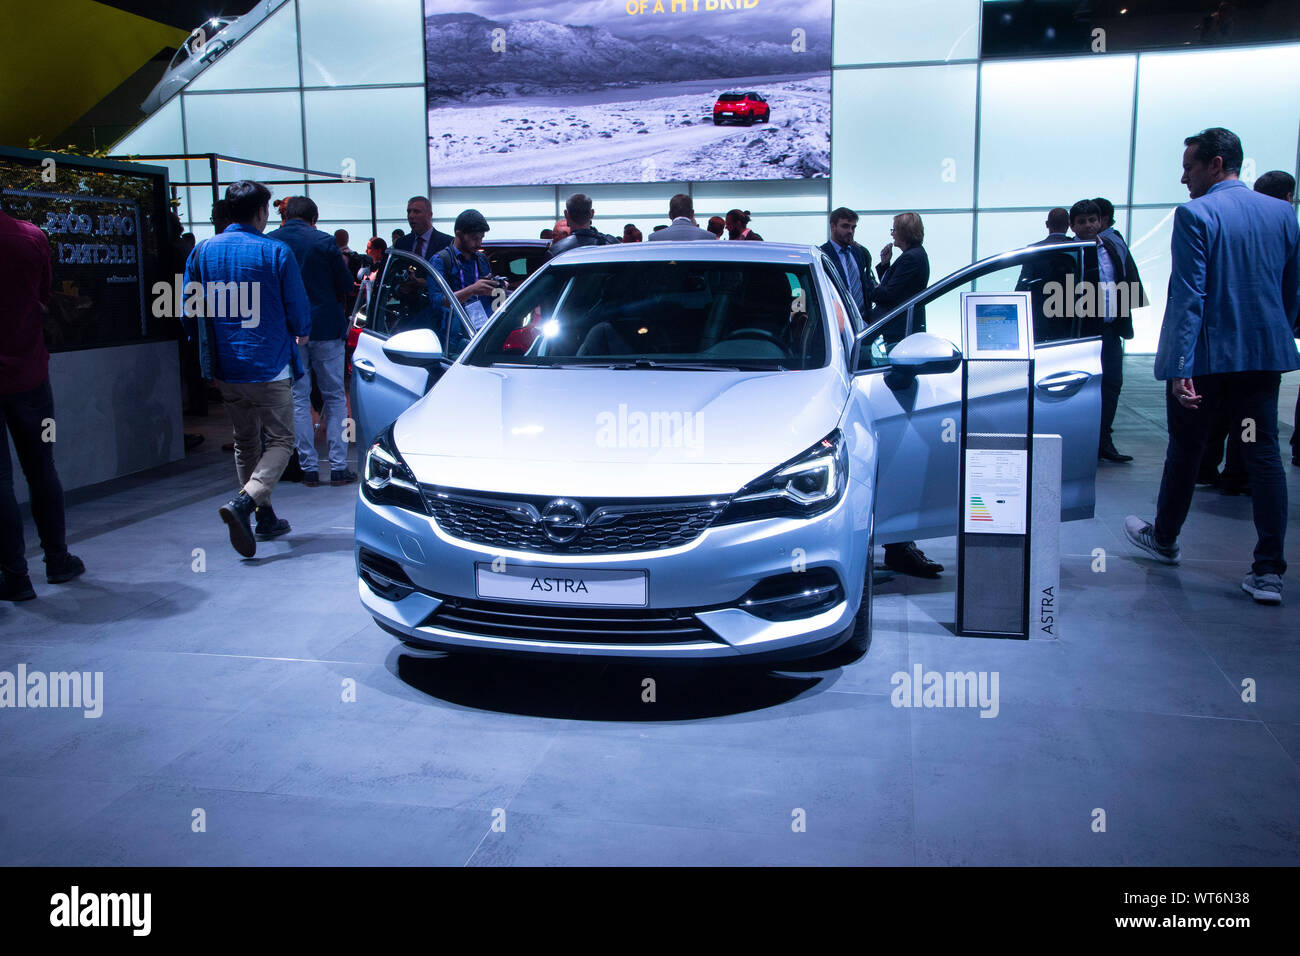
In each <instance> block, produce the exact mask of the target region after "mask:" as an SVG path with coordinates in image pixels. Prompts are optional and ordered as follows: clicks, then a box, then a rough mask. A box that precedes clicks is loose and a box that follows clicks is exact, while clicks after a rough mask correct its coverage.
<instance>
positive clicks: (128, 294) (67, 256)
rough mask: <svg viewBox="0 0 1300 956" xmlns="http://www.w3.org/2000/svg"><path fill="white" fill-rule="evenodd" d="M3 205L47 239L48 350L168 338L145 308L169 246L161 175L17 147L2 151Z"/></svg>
mask: <svg viewBox="0 0 1300 956" xmlns="http://www.w3.org/2000/svg"><path fill="white" fill-rule="evenodd" d="M114 166H116V168H113V167H114ZM0 206H2V207H3V208H4V211H5V212H6V213H8V214H9V215H10V216H13V217H14V218H15V219H26V220H27V221H28V222H32V223H35V224H36V225H37V226H38V227H40V229H41V230H42V231H43V232H44V233H45V234H46V236H47V237H48V238H49V242H50V260H51V270H52V272H53V288H52V290H51V293H52V294H51V296H50V309H49V312H48V313H46V315H45V317H44V325H45V344H46V347H47V348H48V349H49V350H50V351H51V352H57V351H61V350H67V349H79V348H88V347H93V346H107V345H122V344H126V343H129V342H139V341H141V340H143V339H147V338H155V337H160V336H166V335H168V334H169V331H170V333H171V334H173V335H174V330H168V329H165V328H162V327H161V325H162V323H159V322H158V321H157V320H154V319H153V318H152V317H151V310H150V307H149V306H150V299H151V294H150V292H151V289H152V286H153V283H154V282H155V281H157V280H158V279H159V278H162V273H163V271H164V264H163V254H164V247H165V245H166V242H167V236H166V234H165V229H166V227H165V225H163V223H165V217H166V208H167V207H166V179H165V176H163V175H162V174H161V173H157V174H155V173H151V172H148V171H146V170H143V169H141V170H138V171H136V170H133V169H131V168H130V167H125V166H121V165H117V164H108V163H93V164H92V163H88V162H87V161H85V160H81V159H79V158H76V157H72V156H61V155H60V156H48V155H47V156H41V155H40V154H34V153H26V152H25V151H23V152H20V151H13V152H11V153H10V154H8V155H0Z"/></svg>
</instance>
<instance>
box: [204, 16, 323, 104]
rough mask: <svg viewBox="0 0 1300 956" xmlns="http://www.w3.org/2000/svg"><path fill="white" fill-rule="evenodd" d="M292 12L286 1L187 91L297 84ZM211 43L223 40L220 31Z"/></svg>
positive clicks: (296, 44)
mask: <svg viewBox="0 0 1300 956" xmlns="http://www.w3.org/2000/svg"><path fill="white" fill-rule="evenodd" d="M293 11H294V5H293V3H292V2H290V3H286V4H284V6H282V7H280V9H278V10H276V11H275V12H274V13H272V14H271V15H270V16H269V17H268V18H267V19H265V20H263V21H262V22H261V23H259V24H258V25H257V26H256V27H254V28H253V30H252V31H251V32H250V33H248V34H247V35H246V36H243V37H241V38H240V39H239V41H238V42H237V43H236V44H235V45H234V46H232V47H230V49H229V50H228V51H227V52H225V53H223V54H222V55H221V56H220V57H219V58H218V59H217V60H216V61H215V62H213V64H212V65H211V66H209V67H208V68H207V69H206V70H204V71H203V72H202V73H200V74H199V75H198V76H197V77H196V78H195V79H194V80H193V81H191V82H190V84H189V85H188V86H187V87H186V88H185V89H186V91H187V92H199V91H202V90H251V89H259V88H266V87H282V86H294V87H296V86H297V85H298V33H297V29H296V28H295V26H294V13H293ZM211 42H212V43H213V44H216V43H221V42H223V41H222V40H221V34H217V36H216V37H214V38H213V39H212V41H211Z"/></svg>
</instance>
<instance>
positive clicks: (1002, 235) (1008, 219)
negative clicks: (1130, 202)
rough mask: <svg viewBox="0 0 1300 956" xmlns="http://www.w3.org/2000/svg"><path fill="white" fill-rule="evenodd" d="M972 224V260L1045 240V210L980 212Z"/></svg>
mask: <svg viewBox="0 0 1300 956" xmlns="http://www.w3.org/2000/svg"><path fill="white" fill-rule="evenodd" d="M1116 215H1117V216H1118V215H1119V213H1116ZM976 225H977V229H976V234H977V240H976V242H977V245H978V252H977V254H976V256H975V258H976V259H986V258H988V257H989V256H994V255H997V254H998V253H999V252H1007V251H1008V250H1011V249H1019V248H1020V247H1021V246H1027V245H1030V244H1032V243H1035V242H1037V241H1038V240H1040V239H1044V238H1046V237H1047V209H1046V208H1043V209H1026V210H1024V211H1023V212H982V213H980V214H979V220H978V222H977V223H976Z"/></svg>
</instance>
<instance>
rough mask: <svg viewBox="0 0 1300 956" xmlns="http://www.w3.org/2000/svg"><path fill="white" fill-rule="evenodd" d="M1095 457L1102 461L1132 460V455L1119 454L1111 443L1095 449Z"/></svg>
mask: <svg viewBox="0 0 1300 956" xmlns="http://www.w3.org/2000/svg"><path fill="white" fill-rule="evenodd" d="M1097 457H1098V458H1100V459H1101V460H1102V461H1115V462H1125V461H1132V460H1133V456H1132V455H1121V454H1120V453H1119V450H1118V449H1117V448H1116V447H1115V446H1114V445H1113V444H1110V445H1102V446H1101V448H1099V449H1098V450H1097Z"/></svg>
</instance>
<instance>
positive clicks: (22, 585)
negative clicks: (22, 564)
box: [0, 571, 36, 601]
mask: <svg viewBox="0 0 1300 956" xmlns="http://www.w3.org/2000/svg"><path fill="white" fill-rule="evenodd" d="M34 597H36V590H35V589H34V588H33V587H32V579H31V578H29V577H28V576H27V575H25V574H10V573H9V572H8V571H5V572H4V573H3V574H2V575H0V601H30V600H32V599H33V598H34Z"/></svg>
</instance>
